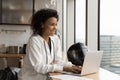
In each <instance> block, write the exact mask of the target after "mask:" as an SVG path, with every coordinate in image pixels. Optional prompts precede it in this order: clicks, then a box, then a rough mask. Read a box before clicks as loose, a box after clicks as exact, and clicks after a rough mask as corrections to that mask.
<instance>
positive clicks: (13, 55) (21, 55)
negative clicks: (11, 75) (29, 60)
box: [0, 53, 25, 67]
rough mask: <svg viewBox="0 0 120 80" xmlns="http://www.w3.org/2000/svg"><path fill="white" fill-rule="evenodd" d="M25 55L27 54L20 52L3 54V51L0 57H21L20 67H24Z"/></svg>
mask: <svg viewBox="0 0 120 80" xmlns="http://www.w3.org/2000/svg"><path fill="white" fill-rule="evenodd" d="M24 56H25V54H18V53H7V54H3V53H0V58H19V67H22V65H23V58H24Z"/></svg>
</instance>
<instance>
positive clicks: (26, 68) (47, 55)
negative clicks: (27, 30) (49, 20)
mask: <svg viewBox="0 0 120 80" xmlns="http://www.w3.org/2000/svg"><path fill="white" fill-rule="evenodd" d="M50 39H51V52H50V49H49V45H48V44H47V43H46V41H45V40H44V39H43V38H42V37H41V36H40V35H36V36H31V37H30V39H29V41H28V44H27V47H26V56H25V58H24V64H23V67H22V68H21V70H20V72H19V74H18V78H19V79H18V80H46V78H47V73H48V72H54V71H58V72H61V71H63V66H72V63H71V62H66V61H64V60H62V51H61V44H60V39H59V38H58V36H56V35H54V36H51V37H50Z"/></svg>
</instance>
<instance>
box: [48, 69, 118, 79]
mask: <svg viewBox="0 0 120 80" xmlns="http://www.w3.org/2000/svg"><path fill="white" fill-rule="evenodd" d="M52 75H64V74H61V73H50V76H52ZM81 77H86V78H91V79H93V80H120V75H117V74H115V73H112V72H110V71H108V70H105V69H102V68H100V70H99V72H98V73H94V74H89V75H85V76H81ZM52 80H59V79H55V78H52Z"/></svg>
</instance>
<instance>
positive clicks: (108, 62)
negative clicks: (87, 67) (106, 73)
mask: <svg viewBox="0 0 120 80" xmlns="http://www.w3.org/2000/svg"><path fill="white" fill-rule="evenodd" d="M119 3H120V0H101V3H100V36H99V37H100V50H103V51H104V54H103V59H102V63H101V67H103V68H105V69H107V70H110V71H112V72H114V73H117V74H120V31H119V26H120V24H119V23H120V22H119V19H120V9H119V7H120V4H119Z"/></svg>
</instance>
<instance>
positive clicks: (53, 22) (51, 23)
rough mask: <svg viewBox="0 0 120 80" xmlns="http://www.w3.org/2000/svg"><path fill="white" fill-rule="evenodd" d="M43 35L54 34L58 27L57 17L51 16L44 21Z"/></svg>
mask: <svg viewBox="0 0 120 80" xmlns="http://www.w3.org/2000/svg"><path fill="white" fill-rule="evenodd" d="M42 27H43V36H53V35H54V34H55V31H56V28H57V18H55V17H51V18H49V19H48V20H47V21H46V22H44V23H43V25H42Z"/></svg>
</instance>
